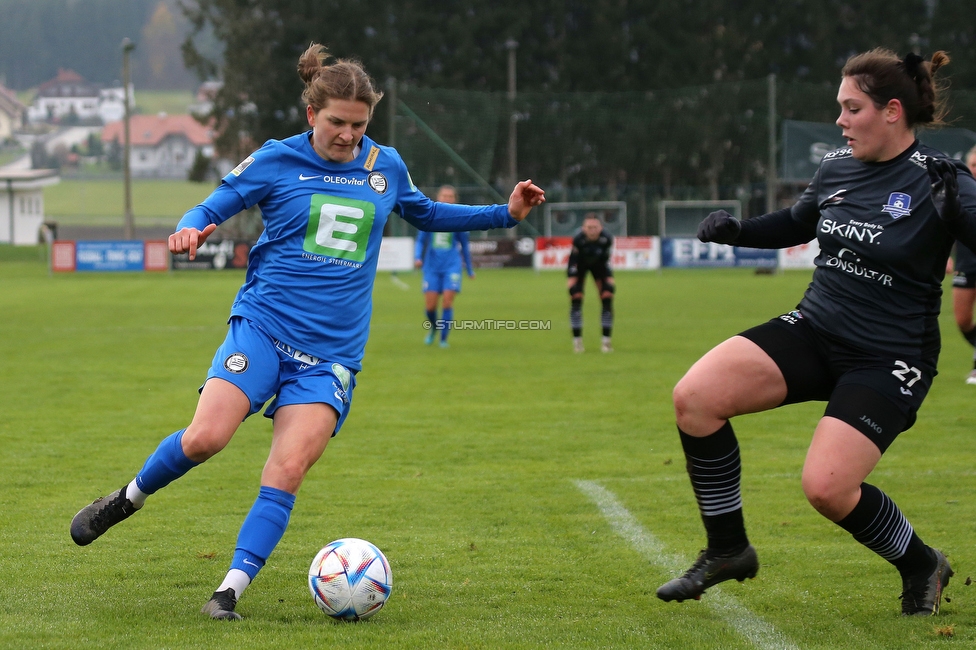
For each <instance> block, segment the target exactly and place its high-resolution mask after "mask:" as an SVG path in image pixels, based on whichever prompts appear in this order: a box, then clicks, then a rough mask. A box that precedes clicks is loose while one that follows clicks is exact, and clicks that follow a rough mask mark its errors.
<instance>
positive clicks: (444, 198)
mask: <svg viewBox="0 0 976 650" xmlns="http://www.w3.org/2000/svg"><path fill="white" fill-rule="evenodd" d="M437 201H439V202H441V203H457V190H455V189H454V187H452V186H451V185H442V186H441V187H440V188H439V189H438V190H437ZM459 248H460V251H459V250H458V249H459ZM462 259H463V260H464V268H465V270H466V271H467V272H468V277H469V278H473V277H474V269H473V268H471V247H470V246H469V243H468V233H466V232H458V233H453V232H434V233H431V232H423V231H421V232H420V233H418V234H417V246H416V250H415V251H414V266H415V267H416V268H418V269H419V268H423V270H424V280H423V287H422V290H423V292H424V309H426V311H427V322H428V323H429V326H430V331H428V332H427V337H426V338H425V339H424V343H426V344H427V345H430V344H431V343H433V342H434V339H435V338H436V336H437V330H440V333H441V343H440V346H441V347H442V348H446V347H447V335H448V333H449V332H450V331H451V328H450V325H449V323H450V322H451V321H453V320H454V297H455V296H456V295H457V294H459V293H461V260H462ZM441 295H443V296H444V298H443V303H442V304H443V306H444V312H443V314H442V315H441V319H440V320H441V321H442V324H441V326H440V327H438V326H437V325H438V324H437V321H438V319H437V299H438V298H439V297H440V296H441Z"/></svg>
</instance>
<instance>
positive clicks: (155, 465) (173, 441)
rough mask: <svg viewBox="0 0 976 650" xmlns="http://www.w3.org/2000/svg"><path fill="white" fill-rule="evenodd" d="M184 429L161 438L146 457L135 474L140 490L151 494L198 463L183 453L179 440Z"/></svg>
mask: <svg viewBox="0 0 976 650" xmlns="http://www.w3.org/2000/svg"><path fill="white" fill-rule="evenodd" d="M185 431H186V429H181V430H180V431H177V432H176V433H174V434H172V435H169V436H167V437H166V438H163V441H162V442H161V443H159V446H158V447H156V451H154V452H153V453H152V455H150V456H149V458H147V459H146V464H145V465H143V466H142V469H141V470H139V474H137V475H136V485H137V486H138V487H139V489H140V490H142V491H143V492H145V493H146V494H153V493H154V492H156V490H161V489H162V488H164V487H166V486H167V485H169V484H170V483H172V482H173V481H175V480H176V479H178V478H179V477H181V476H183V475H184V474H186V473H187V472H189V471H190V470H191V469H193V468H194V467H196V466H197V465H199V464H200V463H197V462H194V461H192V460H190V459H189V458H187V457H186V454H184V453H183V444H182V442H181V441H182V440H183V433H184V432H185Z"/></svg>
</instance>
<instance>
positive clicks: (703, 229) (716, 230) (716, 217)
mask: <svg viewBox="0 0 976 650" xmlns="http://www.w3.org/2000/svg"><path fill="white" fill-rule="evenodd" d="M953 180H955V178H954V177H953ZM741 230H742V224H740V223H739V220H738V219H736V218H735V217H733V216H732V215H731V214H729V213H728V212H726V211H725V210H719V211H718V212H712V213H711V214H709V215H708V216H707V217H705V219H704V220H703V221H702V222H701V223H700V224H698V239H700V240H701V241H703V242H709V241H713V242H715V243H716V244H733V243H735V240H736V239H738V238H739V232H740V231H741Z"/></svg>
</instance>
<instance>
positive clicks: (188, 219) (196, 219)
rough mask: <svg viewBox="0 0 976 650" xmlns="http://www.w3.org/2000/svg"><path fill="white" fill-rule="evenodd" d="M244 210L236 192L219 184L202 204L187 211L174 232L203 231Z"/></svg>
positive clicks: (242, 200)
mask: <svg viewBox="0 0 976 650" xmlns="http://www.w3.org/2000/svg"><path fill="white" fill-rule="evenodd" d="M244 209H245V206H244V199H243V197H241V195H240V194H238V193H237V190H235V189H234V188H232V187H231V186H230V185H228V184H227V183H221V184H220V185H219V186H217V189H215V190H214V191H213V192H212V193H211V194H210V196H208V197H207V198H206V199H204V200H203V203H200V204H198V205H196V206H195V207H193V208H190V209H189V210H187V212H186V214H184V215H183V218H182V219H180V222H179V223H178V224H176V231H177V232H178V231H179V230H181V229H183V228H196V229H197V230H203V229H204V228H206V227H207V226H209V225H210V224H212V223H213V224H218V225H219V224H222V223H223V222H225V221H227V220H228V219H230V218H231V217H233V216H234V215H235V214H237V213H238V212H241V211H242V210H244Z"/></svg>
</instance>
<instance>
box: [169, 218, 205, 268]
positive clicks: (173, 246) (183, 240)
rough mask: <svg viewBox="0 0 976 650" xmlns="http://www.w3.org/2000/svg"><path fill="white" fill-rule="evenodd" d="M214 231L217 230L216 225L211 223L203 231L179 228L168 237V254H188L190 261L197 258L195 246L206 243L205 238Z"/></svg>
mask: <svg viewBox="0 0 976 650" xmlns="http://www.w3.org/2000/svg"><path fill="white" fill-rule="evenodd" d="M214 230H217V224H213V223H212V224H210V225H209V226H207V227H206V228H204V229H203V230H197V229H196V228H180V230H179V231H177V232H174V233H173V234H172V235H170V236H169V252H170V253H172V254H173V255H179V254H180V253H186V252H189V253H190V259H191V260H192V259H194V258H195V257H196V256H197V246H200V245H201V244H203V242H205V241H207V237H209V236H210V235H212V234H213V231H214Z"/></svg>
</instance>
